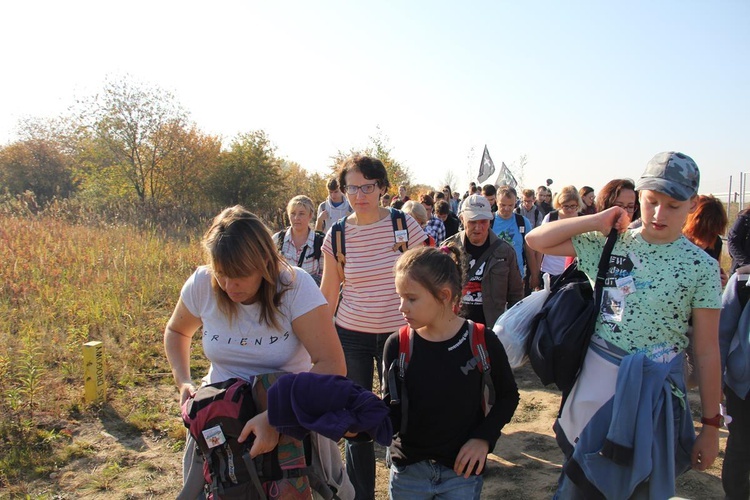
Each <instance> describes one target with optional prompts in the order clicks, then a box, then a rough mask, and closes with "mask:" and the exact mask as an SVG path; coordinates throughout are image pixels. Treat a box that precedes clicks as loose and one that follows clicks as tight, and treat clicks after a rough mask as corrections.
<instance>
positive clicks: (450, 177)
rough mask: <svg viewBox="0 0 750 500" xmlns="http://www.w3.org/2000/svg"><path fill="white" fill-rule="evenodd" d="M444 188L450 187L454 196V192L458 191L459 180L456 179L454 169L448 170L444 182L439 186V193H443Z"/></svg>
mask: <svg viewBox="0 0 750 500" xmlns="http://www.w3.org/2000/svg"><path fill="white" fill-rule="evenodd" d="M443 186H450V187H451V194H453V191H458V180H457V179H456V174H455V173H454V171H453V170H452V169H448V171H447V172H446V173H445V175H444V176H443V180H442V181H441V182H440V186H438V191H442V190H443Z"/></svg>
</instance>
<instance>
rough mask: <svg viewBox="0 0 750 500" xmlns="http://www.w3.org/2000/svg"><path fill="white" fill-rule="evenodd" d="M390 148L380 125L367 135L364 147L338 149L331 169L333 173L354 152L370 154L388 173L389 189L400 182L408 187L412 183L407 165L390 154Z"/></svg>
mask: <svg viewBox="0 0 750 500" xmlns="http://www.w3.org/2000/svg"><path fill="white" fill-rule="evenodd" d="M392 150H393V148H392V147H390V145H389V143H388V137H386V136H385V135H384V134H383V132H382V130H381V129H380V127H378V128H377V132H376V133H375V135H374V136H370V137H369V143H368V145H367V147H365V148H364V149H362V150H359V149H355V148H352V149H350V150H349V151H348V152H347V151H341V150H339V151H338V152H337V153H336V154H335V155H334V156H333V157H332V160H333V165H331V171H332V172H334V173H335V172H336V171H337V170H338V168H339V166H340V165H341V163H342V162H343V161H344V160H345V159H346V158H348V157H349V156H352V155H355V154H363V155H366V156H372V157H374V158H377V159H379V160H380V161H382V162H383V166H384V167H385V170H386V172H387V173H388V181H389V182H390V184H391V186H393V188H392V189H391V190H392V191H394V190H395V188H396V187H397V186H399V185H401V184H403V185H405V186H407V189H408V188H409V186H410V184H411V183H412V179H411V172H409V168H408V167H406V166H405V165H404V164H403V163H401V162H400V161H398V160H397V159H395V158H394V157H393V155H392V154H391V152H392Z"/></svg>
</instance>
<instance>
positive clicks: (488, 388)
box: [461, 320, 495, 415]
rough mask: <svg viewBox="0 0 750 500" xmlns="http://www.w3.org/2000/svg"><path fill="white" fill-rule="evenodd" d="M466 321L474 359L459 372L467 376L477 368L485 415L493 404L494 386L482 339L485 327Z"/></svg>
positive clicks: (488, 359)
mask: <svg viewBox="0 0 750 500" xmlns="http://www.w3.org/2000/svg"><path fill="white" fill-rule="evenodd" d="M467 321H468V322H469V339H470V340H471V352H472V354H473V355H474V357H473V358H471V359H470V360H469V361H467V362H466V364H465V365H464V366H462V367H461V371H462V372H463V374H464V375H468V374H469V372H470V371H471V370H473V369H474V368H479V371H480V373H481V374H482V410H483V411H484V414H485V415H487V413H489V411H490V409H491V408H492V406H493V405H494V404H495V384H494V383H493V382H492V376H491V365H490V353H489V351H488V350H487V342H486V340H485V338H484V337H485V335H484V333H485V326H484V325H483V324H481V323H474V322H473V321H471V320H467Z"/></svg>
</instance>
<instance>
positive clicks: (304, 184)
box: [281, 161, 328, 204]
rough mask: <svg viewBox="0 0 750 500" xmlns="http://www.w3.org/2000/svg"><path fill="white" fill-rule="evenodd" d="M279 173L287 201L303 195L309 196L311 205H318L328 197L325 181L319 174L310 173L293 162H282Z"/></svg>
mask: <svg viewBox="0 0 750 500" xmlns="http://www.w3.org/2000/svg"><path fill="white" fill-rule="evenodd" d="M281 172H282V174H281V175H282V178H283V181H282V184H283V185H284V189H285V190H286V192H287V193H289V196H288V197H287V201H288V200H289V199H290V198H292V197H293V196H296V195H299V194H304V195H306V196H309V197H310V199H312V201H313V203H315V204H318V203H320V202H322V201H323V200H325V199H326V197H327V196H328V190H327V189H326V182H327V180H326V179H324V178H323V176H322V175H320V174H319V173H317V172H316V173H310V172H308V171H307V170H305V169H304V168H302V166H301V165H300V164H299V163H297V162H294V161H284V162H282V163H281Z"/></svg>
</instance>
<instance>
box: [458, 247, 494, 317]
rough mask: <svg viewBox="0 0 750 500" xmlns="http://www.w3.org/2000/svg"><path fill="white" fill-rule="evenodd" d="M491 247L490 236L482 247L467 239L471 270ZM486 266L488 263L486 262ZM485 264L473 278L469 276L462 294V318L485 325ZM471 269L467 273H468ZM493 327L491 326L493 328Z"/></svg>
mask: <svg viewBox="0 0 750 500" xmlns="http://www.w3.org/2000/svg"><path fill="white" fill-rule="evenodd" d="M489 247H490V238H489V236H488V237H487V239H486V240H485V241H484V244H483V245H481V246H474V245H472V244H471V242H470V241H469V238H466V239H465V241H464V248H465V249H466V253H467V254H468V255H469V269H471V267H472V266H473V265H474V262H475V261H476V260H477V259H478V258H480V257H481V256H482V254H484V252H485V251H486V250H487V249H488V248H489ZM485 264H486V262H485ZM485 264H483V265H481V266H479V269H477V270H476V272H475V273H474V274H473V275H472V276H467V277H466V278H467V280H466V284H465V285H464V288H463V290H462V292H461V316H462V317H464V318H466V319H470V320H472V321H473V322H475V323H482V324H485V319H484V309H482V302H483V300H482V276H484V268H485ZM469 269H467V270H466V271H467V272H468V271H469ZM491 327H492V326H490V328H491Z"/></svg>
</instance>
